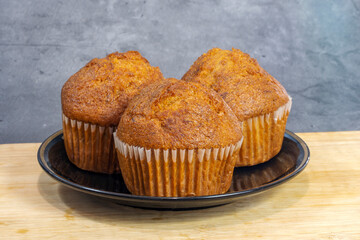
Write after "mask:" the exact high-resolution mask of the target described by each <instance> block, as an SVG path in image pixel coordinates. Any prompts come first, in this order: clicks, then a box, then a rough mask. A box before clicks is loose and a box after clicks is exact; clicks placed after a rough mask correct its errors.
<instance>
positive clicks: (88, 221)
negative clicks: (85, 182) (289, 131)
mask: <svg viewBox="0 0 360 240" xmlns="http://www.w3.org/2000/svg"><path fill="white" fill-rule="evenodd" d="M298 135H299V136H300V137H301V138H303V139H304V140H305V141H306V142H307V144H308V145H309V148H310V152H311V153H310V163H309V165H308V166H307V168H306V169H305V170H304V171H303V172H302V173H301V174H300V175H298V176H297V177H295V178H294V179H292V180H290V181H289V182H287V183H285V184H283V185H281V186H279V187H277V188H274V189H273V190H270V191H268V192H265V193H264V194H260V195H257V196H254V197H250V198H248V199H245V200H240V201H238V202H236V203H233V204H229V205H225V206H221V207H215V208H209V209H203V210H194V211H154V210H142V209H136V208H131V207H125V206H120V205H117V204H113V203H110V202H108V201H104V200H102V199H99V198H96V197H93V196H89V195H87V194H84V193H80V192H77V191H74V190H71V189H69V188H67V187H64V186H61V185H60V184H59V183H57V182H55V181H54V180H53V179H51V178H50V177H49V176H47V175H46V174H45V173H44V172H43V171H42V169H41V168H40V166H39V165H38V163H37V158H36V153H37V150H38V147H39V146H40V144H38V143H36V144H5V145H0V239H13V238H15V239H18V238H21V239H50V238H51V239H94V238H95V239H96V238H98V239H114V238H118V239H235V238H238V239H240V238H241V239H246V238H248V239H257V238H264V239H360V132H359V131H357V132H355V131H354V132H329V133H301V134H298Z"/></svg>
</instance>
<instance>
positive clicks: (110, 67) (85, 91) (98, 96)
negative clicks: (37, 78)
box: [61, 51, 163, 174]
mask: <svg viewBox="0 0 360 240" xmlns="http://www.w3.org/2000/svg"><path fill="white" fill-rule="evenodd" d="M161 80H163V75H162V73H161V72H160V70H159V68H157V67H152V66H151V65H150V64H149V62H148V61H147V60H146V59H145V58H143V57H142V56H141V55H140V53H138V52H136V51H129V52H126V53H118V52H115V53H112V54H110V55H108V56H107V57H105V58H102V59H98V58H95V59H93V60H91V61H90V62H89V63H88V64H86V66H84V67H83V68H81V69H80V70H79V71H78V72H77V73H75V74H74V75H72V76H71V77H70V78H69V80H67V82H66V83H65V84H64V86H63V88H62V91H61V104H62V112H63V114H62V120H63V132H64V143H65V148H66V153H67V155H68V157H69V160H70V161H71V162H72V163H73V164H75V165H76V166H77V167H79V168H81V169H83V170H88V171H92V172H99V173H107V174H111V173H115V172H119V170H120V168H119V165H118V161H117V157H116V152H115V149H114V146H113V141H114V140H113V132H114V131H115V130H116V127H117V125H118V123H119V120H120V117H121V115H122V113H123V112H124V110H125V108H126V106H127V104H128V101H129V100H130V99H131V98H132V97H133V96H134V95H136V94H137V93H138V92H139V91H140V89H141V88H143V87H144V86H146V85H147V84H149V83H153V82H156V81H161Z"/></svg>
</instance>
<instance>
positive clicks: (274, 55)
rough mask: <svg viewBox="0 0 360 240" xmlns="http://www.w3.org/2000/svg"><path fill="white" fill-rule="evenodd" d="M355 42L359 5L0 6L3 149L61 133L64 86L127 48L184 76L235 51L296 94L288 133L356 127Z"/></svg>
mask: <svg viewBox="0 0 360 240" xmlns="http://www.w3.org/2000/svg"><path fill="white" fill-rule="evenodd" d="M359 40H360V2H359V1H356V2H355V1H350V0H349V1H316V0H314V1H275V0H274V1H265V0H262V1H250V0H249V1H237V0H229V1H160V0H158V1H119V2H117V1H111V0H109V1H85V0H84V1H75V0H74V1H46V0H43V1H5V0H4V1H2V0H0V52H1V54H0V143H13V142H40V141H43V140H44V138H46V137H47V136H49V135H50V134H52V133H53V132H54V131H56V130H58V129H60V128H61V118H60V112H61V106H60V90H61V87H62V85H63V84H64V82H65V81H66V80H67V79H68V78H69V77H70V76H71V75H72V74H73V73H75V72H76V71H77V70H78V69H79V68H81V67H82V66H83V65H84V64H86V63H87V62H88V61H89V60H90V59H92V58H94V57H104V56H105V55H106V54H108V53H111V52H114V51H121V52H122V51H127V50H138V51H139V52H141V54H143V56H145V57H146V58H147V59H148V60H149V61H150V63H151V64H152V65H155V66H159V67H160V68H161V70H162V71H163V73H164V75H165V76H166V77H176V78H180V77H181V76H182V75H183V73H185V72H186V71H187V69H188V68H189V67H190V65H191V64H192V63H193V61H194V60H195V59H196V58H197V57H198V56H200V55H201V54H202V53H204V52H206V51H207V50H208V49H210V48H212V47H220V48H224V49H230V48H232V47H235V48H239V49H241V50H243V51H245V52H247V53H249V54H250V55H251V56H252V57H255V58H257V59H258V61H259V63H260V65H262V66H263V67H264V68H265V69H266V70H267V71H268V72H269V73H270V74H272V75H273V76H275V77H276V78H277V79H278V80H279V81H280V82H281V83H282V84H283V85H284V86H285V88H286V89H287V90H288V92H289V93H290V95H291V96H292V97H293V109H292V112H291V114H290V117H289V120H288V125H287V128H288V129H289V130H292V131H295V132H303V131H336V130H360V120H359V119H360V70H359V65H360V43H359Z"/></svg>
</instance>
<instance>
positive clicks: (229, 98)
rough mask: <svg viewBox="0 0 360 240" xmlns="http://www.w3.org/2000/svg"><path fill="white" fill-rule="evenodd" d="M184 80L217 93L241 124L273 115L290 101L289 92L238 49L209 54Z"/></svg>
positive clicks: (195, 63) (215, 51) (216, 50)
mask: <svg viewBox="0 0 360 240" xmlns="http://www.w3.org/2000/svg"><path fill="white" fill-rule="evenodd" d="M182 79H183V80H185V81H192V82H199V83H201V84H203V85H205V86H207V87H210V88H212V89H214V90H215V91H216V92H218V93H219V94H220V95H221V96H222V97H223V98H224V100H225V101H226V102H227V103H228V104H229V106H230V107H231V109H232V110H233V111H234V113H235V114H236V116H237V117H238V119H239V120H240V121H243V120H246V119H248V118H251V117H254V116H259V115H263V114H267V113H271V112H273V111H275V110H277V109H278V108H279V107H280V106H282V105H284V104H286V103H287V102H288V101H289V96H288V94H287V92H286V90H285V88H284V87H283V86H282V85H281V84H280V83H279V82H278V81H277V80H276V79H275V78H274V77H272V76H271V75H270V74H268V73H267V72H266V71H265V70H264V69H263V68H261V67H260V66H259V64H258V62H257V61H256V59H253V58H251V57H250V56H249V55H248V54H246V53H243V52H242V51H240V50H238V49H232V51H230V50H222V49H219V48H213V49H211V50H209V51H208V52H207V53H205V54H203V55H202V56H200V57H199V58H198V59H197V60H196V61H195V62H194V64H193V65H192V66H191V68H190V69H189V70H188V71H187V73H185V75H184V76H183V77H182Z"/></svg>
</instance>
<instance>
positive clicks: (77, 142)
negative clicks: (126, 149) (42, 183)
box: [62, 114, 120, 174]
mask: <svg viewBox="0 0 360 240" xmlns="http://www.w3.org/2000/svg"><path fill="white" fill-rule="evenodd" d="M62 122H63V133H64V143H65V149H66V153H67V156H68V158H69V160H70V161H71V162H72V163H73V164H74V165H75V166H77V167H78V168H81V169H83V170H87V171H92V172H98V173H107V174H112V173H116V172H120V168H119V165H118V161H117V155H116V151H115V148H114V139H113V132H114V131H115V130H116V128H115V127H103V126H99V125H96V124H90V123H84V122H82V121H77V120H74V119H70V118H68V117H66V116H65V115H64V114H62Z"/></svg>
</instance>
